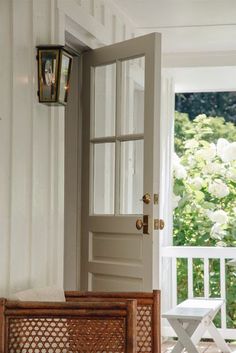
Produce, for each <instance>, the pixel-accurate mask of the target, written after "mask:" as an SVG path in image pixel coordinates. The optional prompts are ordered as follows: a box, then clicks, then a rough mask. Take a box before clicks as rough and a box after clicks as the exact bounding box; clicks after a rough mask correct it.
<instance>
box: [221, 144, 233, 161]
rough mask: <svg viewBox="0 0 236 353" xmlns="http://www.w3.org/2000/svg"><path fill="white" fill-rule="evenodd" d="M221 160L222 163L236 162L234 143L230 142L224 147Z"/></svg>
mask: <svg viewBox="0 0 236 353" xmlns="http://www.w3.org/2000/svg"><path fill="white" fill-rule="evenodd" d="M222 160H223V161H224V162H231V161H234V160H236V142H232V143H230V144H229V145H228V146H226V147H225V149H224V154H223V158H222Z"/></svg>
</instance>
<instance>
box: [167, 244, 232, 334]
mask: <svg viewBox="0 0 236 353" xmlns="http://www.w3.org/2000/svg"><path fill="white" fill-rule="evenodd" d="M162 258H170V259H171V277H172V283H171V296H172V298H171V303H172V307H173V306H175V305H176V304H177V291H178V288H177V260H178V259H186V260H187V283H188V297H189V298H192V297H193V296H194V288H193V276H194V273H193V260H194V259H201V260H202V261H203V264H204V266H203V271H204V280H203V282H204V297H206V298H208V297H209V294H210V287H209V278H210V276H209V274H210V273H209V272H210V271H209V260H210V259H219V263H220V273H219V275H220V297H221V298H223V299H224V300H225V304H224V306H223V308H222V309H221V328H220V331H221V333H222V335H223V337H224V338H226V339H234V340H235V339H236V329H232V328H231V329H230V328H227V322H226V260H229V259H232V258H236V248H220V247H200V246H199V247H194V246H191V247H190V246H168V247H163V248H162ZM163 270H164V269H163ZM235 272H236V267H235ZM164 291H165V289H164V288H163V290H162V294H163V295H167V293H165V292H164ZM235 300H236V292H235ZM162 331H163V336H175V333H174V331H173V330H172V329H171V328H170V327H169V326H168V325H167V322H166V321H165V324H164V326H163V330H162Z"/></svg>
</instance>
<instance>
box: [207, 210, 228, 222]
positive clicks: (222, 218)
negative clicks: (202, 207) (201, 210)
mask: <svg viewBox="0 0 236 353" xmlns="http://www.w3.org/2000/svg"><path fill="white" fill-rule="evenodd" d="M207 214H208V217H209V218H210V220H211V221H212V222H216V223H218V224H225V223H227V222H228V215H227V213H226V212H225V211H223V210H217V211H214V212H212V211H209V212H208V213H207Z"/></svg>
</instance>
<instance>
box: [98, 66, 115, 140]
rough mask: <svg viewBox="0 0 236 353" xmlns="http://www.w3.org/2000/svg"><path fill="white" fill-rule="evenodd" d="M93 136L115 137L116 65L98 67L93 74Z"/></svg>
mask: <svg viewBox="0 0 236 353" xmlns="http://www.w3.org/2000/svg"><path fill="white" fill-rule="evenodd" d="M94 86H95V88H94V89H95V90H94V134H93V135H94V136H93V137H106V136H114V135H115V115H116V64H109V65H105V66H98V67H96V68H95V73H94Z"/></svg>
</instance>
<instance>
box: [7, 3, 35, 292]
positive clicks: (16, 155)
mask: <svg viewBox="0 0 236 353" xmlns="http://www.w3.org/2000/svg"><path fill="white" fill-rule="evenodd" d="M22 18H23V19H24V20H23V21H22ZM30 18H31V7H30V6H29V5H28V3H26V2H23V3H19V2H17V1H13V6H12V41H11V43H12V72H13V80H12V93H11V97H12V102H11V105H12V130H11V138H12V141H11V170H12V178H11V186H10V188H11V214H10V219H11V234H10V239H11V240H10V291H11V292H15V291H17V290H20V289H21V288H22V287H28V286H29V284H30V283H29V281H30V242H31V213H32V168H31V167H32V163H31V161H32V138H31V136H32V116H31V89H32V86H31V77H32V75H31V65H32V58H31V46H30V45H29V43H32V41H31V21H30ZM19 259H20V261H19Z"/></svg>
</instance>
